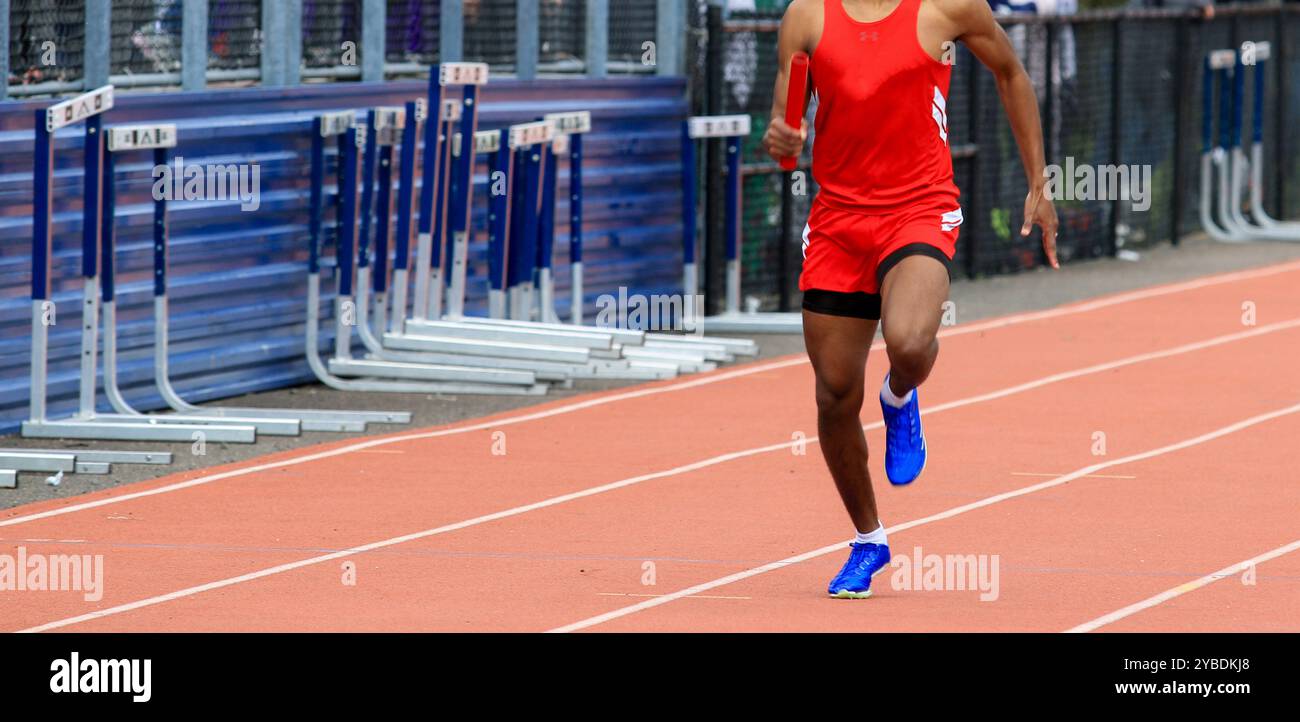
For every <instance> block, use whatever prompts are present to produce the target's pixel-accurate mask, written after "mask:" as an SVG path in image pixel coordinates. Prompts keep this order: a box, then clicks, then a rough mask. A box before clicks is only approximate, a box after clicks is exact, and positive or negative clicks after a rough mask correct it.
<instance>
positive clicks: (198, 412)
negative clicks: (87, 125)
mask: <svg viewBox="0 0 1300 722" xmlns="http://www.w3.org/2000/svg"><path fill="white" fill-rule="evenodd" d="M159 129H165V130H166V131H167V132H168V133H169V134H170V136H171V138H172V141H173V142H172V143H169V144H159V145H152V146H150V145H144V144H141V143H139V142H138V137H139V131H142V130H143V131H157V130H159ZM155 134H156V133H155ZM177 135H178V134H177V131H176V128H175V126H174V125H170V124H168V125H163V126H153V127H144V126H136V127H123V128H110V129H109V146H110V150H127V149H143V148H149V147H152V148H153V162H154V165H155V166H163V165H166V164H167V163H168V162H169V153H168V150H169V149H170V148H172V147H174V146H175V141H177V140H178V137H177ZM114 146H117V147H114ZM106 217H108V216H107V214H106ZM170 240H171V234H170V225H169V223H168V202H167V199H166V197H162V198H154V204H153V269H154V274H153V292H154V298H153V317H154V383H155V384H156V385H157V387H158V392H159V394H161V396H162V398H163V401H164V402H166V403H167V405H168V406H170V407H171V408H173V409H175V410H176V411H181V412H184V413H186V414H187V415H190V416H196V417H213V418H216V419H222V420H226V421H230V420H231V419H233V418H241V419H249V420H250V422H251V420H257V419H281V420H284V419H289V420H295V421H297V422H298V423H299V425H300V426H301V428H302V430H304V431H328V432H363V431H365V430H366V424H367V423H384V424H409V423H410V422H411V414H410V413H409V412H405V411H350V410H340V409H272V408H260V407H227V406H195V405H193V404H191V403H189V402H187V401H186V400H185V399H184V398H182V397H181V395H180V394H179V393H178V392H177V391H176V388H175V387H174V386H173V385H172V381H171V371H170V361H169V357H170V354H169V348H168V347H169V343H170V303H169V300H168V296H167V277H168V275H169V270H168V245H169V243H170Z"/></svg>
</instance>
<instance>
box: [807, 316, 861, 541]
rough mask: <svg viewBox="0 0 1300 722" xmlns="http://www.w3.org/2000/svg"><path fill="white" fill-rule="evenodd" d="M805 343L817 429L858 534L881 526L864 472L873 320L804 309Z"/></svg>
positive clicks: (823, 451)
mask: <svg viewBox="0 0 1300 722" xmlns="http://www.w3.org/2000/svg"><path fill="white" fill-rule="evenodd" d="M803 334H804V343H805V345H806V346H807V348H808V357H809V359H811V361H812V367H813V373H814V374H815V375H816V377H817V433H818V435H819V436H820V437H821V447H822V455H823V456H824V457H825V458H826V466H827V467H828V468H829V469H830V472H831V478H833V479H834V480H835V487H836V488H837V489H839V492H840V498H841V499H842V500H843V501H844V508H845V509H847V510H848V512H849V517H850V518H851V519H852V520H853V525H854V526H856V527H857V530H858V531H859V532H861V533H869V532H872V531H875V530H876V528H877V527H879V526H880V519H879V517H878V516H877V514H876V497H875V494H874V493H873V492H872V490H871V475H870V474H869V473H868V471H867V439H866V436H865V435H864V434H863V433H862V419H861V418H860V414H861V412H862V400H863V397H864V376H865V373H866V365H867V352H868V350H870V348H871V340H872V339H873V338H874V337H875V335H876V321H874V320H869V319H865V318H853V317H849V316H833V315H829V314H824V313H814V312H812V311H809V310H807V309H804V312H803Z"/></svg>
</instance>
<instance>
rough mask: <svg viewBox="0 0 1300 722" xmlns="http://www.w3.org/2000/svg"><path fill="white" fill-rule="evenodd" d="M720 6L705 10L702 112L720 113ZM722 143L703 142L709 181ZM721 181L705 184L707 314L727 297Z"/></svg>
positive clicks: (716, 171)
mask: <svg viewBox="0 0 1300 722" xmlns="http://www.w3.org/2000/svg"><path fill="white" fill-rule="evenodd" d="M722 14H723V8H722V6H721V5H720V4H719V3H718V0H711V1H710V2H709V9H708V26H707V27H708V48H707V51H706V52H707V55H706V57H707V58H708V63H707V64H706V71H705V72H706V73H707V80H706V82H705V88H706V90H705V106H704V113H705V115H720V114H721V113H722V112H723V111H722V93H723V84H724V81H723V77H722V68H723V62H722V55H723V53H722V50H723V48H722V46H723V43H724V42H725V40H724V37H725V36H724V31H723V27H722V25H723V20H722V18H723V15H722ZM720 146H721V144H720V143H718V142H716V141H714V140H713V139H708V140H705V141H704V156H705V161H704V177H705V178H708V179H710V180H712V179H714V178H721V177H722V172H723V170H722V169H723V162H722V158H721V157H720V155H721V154H720V152H719V151H720ZM721 185H722V184H720V183H713V182H708V183H705V184H704V303H705V307H706V314H708V315H713V314H717V313H720V312H721V311H722V307H723V301H725V300H726V297H725V295H724V293H723V289H724V287H725V281H726V279H725V278H724V275H725V273H726V263H725V261H724V262H719V261H720V260H723V259H726V257H727V245H726V238H725V233H723V231H722V225H723V217H722V215H723V200H722V197H721V193H722V188H721Z"/></svg>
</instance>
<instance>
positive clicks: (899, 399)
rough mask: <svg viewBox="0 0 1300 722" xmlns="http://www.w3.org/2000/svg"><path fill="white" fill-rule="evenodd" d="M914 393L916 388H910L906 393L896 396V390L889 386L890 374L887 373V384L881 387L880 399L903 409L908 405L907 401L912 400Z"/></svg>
mask: <svg viewBox="0 0 1300 722" xmlns="http://www.w3.org/2000/svg"><path fill="white" fill-rule="evenodd" d="M914 393H916V389H909V390H908V392H907V393H906V394H904V395H902V396H895V395H894V390H893V389H891V388H889V375H888V374H886V375H885V385H884V386H881V387H880V400H881V401H884V402H885V403H887V404H889V405H890V406H893V407H894V408H896V409H901V408H903V407H904V406H906V405H907V402H909V401H911V400H912V394H914Z"/></svg>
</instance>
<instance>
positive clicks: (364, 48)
mask: <svg viewBox="0 0 1300 722" xmlns="http://www.w3.org/2000/svg"><path fill="white" fill-rule="evenodd" d="M387 15H388V3H386V2H385V1H384V0H363V2H362V4H361V79H362V80H363V81H366V82H372V83H374V82H381V81H383V79H384V56H385V52H386V51H385V49H384V19H385V17H386V16H387Z"/></svg>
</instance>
